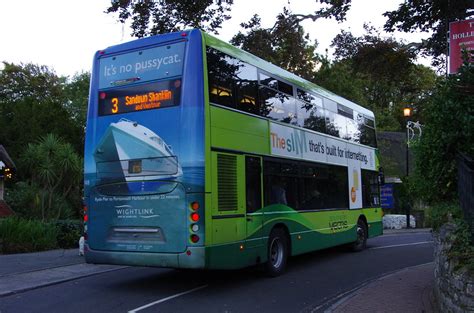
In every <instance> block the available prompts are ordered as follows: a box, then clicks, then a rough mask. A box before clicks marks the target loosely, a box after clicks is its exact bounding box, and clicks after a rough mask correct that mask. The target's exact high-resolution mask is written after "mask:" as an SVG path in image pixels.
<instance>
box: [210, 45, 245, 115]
mask: <svg viewBox="0 0 474 313" xmlns="http://www.w3.org/2000/svg"><path fill="white" fill-rule="evenodd" d="M234 60H235V59H233V58H231V57H230V56H228V55H226V54H225V53H223V52H220V51H217V50H215V49H212V48H208V49H207V69H208V79H209V101H210V102H212V103H215V104H220V105H223V106H226V107H230V108H235V103H234V92H233V87H234V76H235V72H236V71H237V69H238V66H236V65H235V61H234Z"/></svg>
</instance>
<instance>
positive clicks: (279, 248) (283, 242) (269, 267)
mask: <svg viewBox="0 0 474 313" xmlns="http://www.w3.org/2000/svg"><path fill="white" fill-rule="evenodd" d="M288 250H289V243H288V236H287V234H286V232H285V231H284V230H283V229H281V228H274V229H273V230H272V232H271V233H270V238H269V239H268V260H267V263H266V264H265V272H266V274H267V275H268V276H270V277H276V276H279V275H281V274H283V272H284V271H285V268H286V262H287V260H288V252H289V251H288Z"/></svg>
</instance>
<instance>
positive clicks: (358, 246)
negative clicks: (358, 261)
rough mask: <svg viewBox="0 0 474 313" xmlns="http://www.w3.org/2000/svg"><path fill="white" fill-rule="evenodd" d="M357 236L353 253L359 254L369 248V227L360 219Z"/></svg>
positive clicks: (353, 245) (353, 244)
mask: <svg viewBox="0 0 474 313" xmlns="http://www.w3.org/2000/svg"><path fill="white" fill-rule="evenodd" d="M356 236H357V239H356V241H354V242H353V243H352V251H356V252H359V251H362V250H364V249H365V247H366V246H367V226H365V223H364V221H362V220H360V219H359V220H358V221H357V227H356Z"/></svg>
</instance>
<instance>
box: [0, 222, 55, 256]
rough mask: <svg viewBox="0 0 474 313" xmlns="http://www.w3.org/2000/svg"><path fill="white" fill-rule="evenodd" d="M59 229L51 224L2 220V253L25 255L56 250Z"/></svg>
mask: <svg viewBox="0 0 474 313" xmlns="http://www.w3.org/2000/svg"><path fill="white" fill-rule="evenodd" d="M57 237H58V229H57V227H56V226H55V225H53V224H51V223H43V222H41V221H37V220H27V219H22V218H19V217H9V218H6V219H3V220H0V252H1V253H23V252H34V251H43V250H50V249H55V248H57V247H58V242H57Z"/></svg>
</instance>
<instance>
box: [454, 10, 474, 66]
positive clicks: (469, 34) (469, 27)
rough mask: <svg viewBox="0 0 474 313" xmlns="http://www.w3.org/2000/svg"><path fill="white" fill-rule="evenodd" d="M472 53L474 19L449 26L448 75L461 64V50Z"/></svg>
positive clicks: (473, 48) (473, 46)
mask: <svg viewBox="0 0 474 313" xmlns="http://www.w3.org/2000/svg"><path fill="white" fill-rule="evenodd" d="M463 49H466V50H468V51H474V19H471V20H465V21H462V22H453V23H450V24H449V74H454V73H456V72H457V71H458V69H459V67H460V66H461V64H462V50H463Z"/></svg>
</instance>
